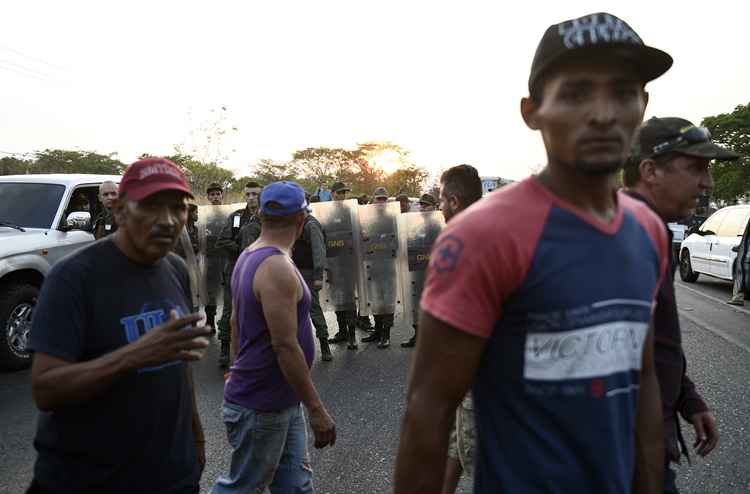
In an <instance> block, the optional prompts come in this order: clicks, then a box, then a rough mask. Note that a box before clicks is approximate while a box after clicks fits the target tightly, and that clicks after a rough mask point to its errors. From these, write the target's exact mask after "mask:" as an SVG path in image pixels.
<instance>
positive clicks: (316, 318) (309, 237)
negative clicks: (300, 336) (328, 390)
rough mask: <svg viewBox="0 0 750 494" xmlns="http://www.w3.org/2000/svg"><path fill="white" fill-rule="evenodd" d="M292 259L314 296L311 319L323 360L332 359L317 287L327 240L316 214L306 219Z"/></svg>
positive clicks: (323, 265) (320, 277) (321, 279)
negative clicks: (316, 283)
mask: <svg viewBox="0 0 750 494" xmlns="http://www.w3.org/2000/svg"><path fill="white" fill-rule="evenodd" d="M292 260H293V261H294V264H295V265H296V266H297V269H299V271H300V273H302V277H303V278H304V279H305V283H307V287H308V288H309V289H310V295H311V296H312V300H311V305H310V319H312V322H313V326H315V336H316V337H317V338H318V340H319V341H320V350H321V353H322V357H323V360H326V361H328V360H331V351H330V349H329V347H328V324H326V318H325V316H324V315H323V309H322V308H321V307H320V288H316V287H315V282H316V281H317V282H319V283H320V285H319V286H322V283H323V273H324V272H325V265H326V242H325V234H324V233H323V227H322V226H321V225H320V223H319V222H318V220H317V219H315V217H314V216H312V215H310V216H308V217H307V218H306V219H305V225H304V227H303V229H302V235H300V238H299V239H297V241H296V242H295V244H294V248H293V250H292Z"/></svg>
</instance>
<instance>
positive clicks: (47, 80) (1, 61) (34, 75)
mask: <svg viewBox="0 0 750 494" xmlns="http://www.w3.org/2000/svg"><path fill="white" fill-rule="evenodd" d="M2 63H4V61H3V60H0V64H2ZM0 69H1V70H6V71H8V72H13V73H14V74H18V75H22V76H24V77H31V78H32V79H36V80H38V81H42V82H50V80H49V79H45V78H43V77H39V76H38V75H36V74H33V73H31V72H22V71H20V70H18V69H14V68H13V67H8V66H3V65H0Z"/></svg>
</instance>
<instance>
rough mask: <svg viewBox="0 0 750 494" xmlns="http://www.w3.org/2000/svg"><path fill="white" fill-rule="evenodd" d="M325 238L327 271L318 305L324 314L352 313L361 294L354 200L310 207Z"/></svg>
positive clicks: (327, 202) (357, 224)
mask: <svg viewBox="0 0 750 494" xmlns="http://www.w3.org/2000/svg"><path fill="white" fill-rule="evenodd" d="M310 207H311V209H312V215H313V216H315V218H316V219H317V220H318V221H319V222H320V224H321V226H322V227H323V232H324V233H325V238H326V269H325V280H324V282H323V289H322V290H321V291H320V304H321V306H322V307H323V310H325V311H354V310H356V309H357V302H358V300H359V299H360V296H359V294H360V293H362V276H361V275H360V269H359V267H360V265H361V254H360V250H359V247H360V245H359V242H357V241H356V240H357V239H358V238H359V222H358V220H357V200H356V199H349V200H346V201H326V202H316V203H313V204H311V205H310Z"/></svg>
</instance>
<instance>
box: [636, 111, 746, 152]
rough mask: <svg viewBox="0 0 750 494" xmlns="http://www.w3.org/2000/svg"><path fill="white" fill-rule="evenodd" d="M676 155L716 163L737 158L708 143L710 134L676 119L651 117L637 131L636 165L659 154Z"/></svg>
mask: <svg viewBox="0 0 750 494" xmlns="http://www.w3.org/2000/svg"><path fill="white" fill-rule="evenodd" d="M666 153H677V154H683V155H686V156H697V157H698V158H708V159H712V160H719V161H730V160H736V159H737V158H739V157H740V155H739V154H737V153H735V152H734V151H731V150H729V149H727V148H725V147H722V146H719V145H718V144H716V143H714V142H712V141H711V133H710V132H709V131H708V129H706V128H704V127H696V126H695V125H693V124H692V123H691V122H690V121H689V120H685V119H684V118H677V117H664V118H657V117H653V118H650V119H648V120H647V121H646V122H645V123H644V124H643V125H642V126H641V128H640V130H639V131H638V138H637V140H636V145H635V149H634V152H633V155H634V156H636V157H638V160H637V162H640V160H642V159H645V158H652V157H655V156H658V155H660V154H666Z"/></svg>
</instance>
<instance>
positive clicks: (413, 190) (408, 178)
mask: <svg viewBox="0 0 750 494" xmlns="http://www.w3.org/2000/svg"><path fill="white" fill-rule="evenodd" d="M428 176H429V173H428V172H427V170H425V169H424V168H420V167H418V166H416V165H409V166H408V167H406V168H399V169H398V170H396V171H395V172H393V173H391V174H390V175H388V177H387V178H386V179H385V184H386V185H385V186H386V188H387V189H388V192H389V193H390V194H391V195H395V194H398V193H404V194H408V195H409V196H411V197H416V196H419V195H420V194H421V193H422V188H423V187H424V185H425V182H426V181H427V177H428Z"/></svg>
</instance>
